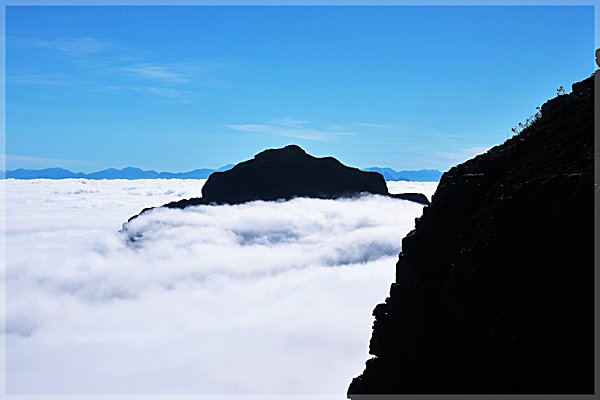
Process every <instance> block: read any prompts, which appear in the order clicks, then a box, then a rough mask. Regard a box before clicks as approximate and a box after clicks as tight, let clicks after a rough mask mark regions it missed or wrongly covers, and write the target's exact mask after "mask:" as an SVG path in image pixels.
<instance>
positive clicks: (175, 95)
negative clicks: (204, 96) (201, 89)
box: [97, 85, 192, 102]
mask: <svg viewBox="0 0 600 400" xmlns="http://www.w3.org/2000/svg"><path fill="white" fill-rule="evenodd" d="M97 91H98V92H101V93H109V94H115V93H142V94H144V93H146V94H152V95H155V96H160V97H167V98H171V99H176V100H181V101H184V102H187V101H190V100H191V98H192V92H191V91H189V90H185V89H178V88H172V87H161V86H144V85H140V86H135V85H123V86H119V85H113V86H104V87H102V88H99V89H98V90H97Z"/></svg>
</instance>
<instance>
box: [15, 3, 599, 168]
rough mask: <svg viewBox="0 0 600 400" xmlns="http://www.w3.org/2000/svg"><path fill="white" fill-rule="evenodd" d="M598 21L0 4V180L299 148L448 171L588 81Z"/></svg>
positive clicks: (541, 14) (527, 13) (389, 11)
mask: <svg viewBox="0 0 600 400" xmlns="http://www.w3.org/2000/svg"><path fill="white" fill-rule="evenodd" d="M593 18H594V15H593V8H592V7H589V6H587V7H582V6H579V7H576V6H571V7H567V6H562V7H544V6H531V7H510V6H497V7H491V6H485V7H456V6H455V7H450V6H449V7H440V6H429V7H408V6H391V7H254V6H246V7H232V6H228V7H209V6H196V7H183V6H178V7H150V6H139V7H122V6H119V7H106V6H104V7H94V6H86V7H58V6H51V7H41V6H35V7H14V6H12V7H7V11H6V34H7V39H6V95H7V96H6V123H7V128H6V156H5V159H6V167H7V168H8V169H14V168H19V167H24V168H43V167H54V166H61V167H65V168H69V169H72V170H77V171H87V172H89V171H93V170H98V169H102V168H107V167H124V166H137V167H141V168H144V169H156V170H168V171H186V170H191V169H194V168H200V167H219V166H222V165H224V164H227V163H235V162H239V161H242V160H245V159H248V158H251V156H252V155H254V154H255V153H257V152H259V151H261V150H263V149H265V148H273V147H281V146H284V145H286V144H290V143H296V144H298V145H300V146H302V147H303V148H304V149H305V150H307V151H308V152H309V153H311V154H314V155H316V156H326V155H332V156H334V157H336V158H338V159H340V160H341V161H342V162H344V163H346V164H348V165H352V166H357V167H368V166H389V167H392V168H395V169H421V168H436V169H440V170H446V169H448V168H449V167H451V166H452V165H454V164H455V163H457V162H460V161H464V160H466V159H468V158H470V157H471V156H473V155H475V154H477V153H479V152H481V151H483V150H485V149H486V148H489V147H491V146H493V145H496V144H499V143H502V142H503V141H504V140H506V138H507V135H510V133H511V132H510V128H511V127H513V126H515V125H517V123H518V122H520V121H524V120H525V118H527V117H529V116H530V115H532V114H534V113H535V111H536V110H535V108H536V107H537V106H538V105H541V104H542V103H543V102H544V101H545V100H547V99H549V98H551V97H553V96H554V95H555V94H556V89H557V88H558V87H559V86H561V85H562V86H564V87H565V88H570V84H571V83H573V82H576V81H579V80H582V79H584V78H585V77H587V76H589V75H590V74H591V73H592V71H593V70H594V66H595V64H594V55H593V53H594V36H593V35H594V19H593Z"/></svg>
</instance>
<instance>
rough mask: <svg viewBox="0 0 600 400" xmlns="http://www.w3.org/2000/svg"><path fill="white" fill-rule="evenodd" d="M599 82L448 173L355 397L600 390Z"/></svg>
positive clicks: (411, 244) (417, 233)
mask: <svg viewBox="0 0 600 400" xmlns="http://www.w3.org/2000/svg"><path fill="white" fill-rule="evenodd" d="M593 86H594V84H593V77H590V78H588V79H586V80H584V81H582V82H579V83H577V84H574V85H573V92H572V93H571V94H568V95H561V96H558V97H557V98H556V99H553V100H550V101H549V102H547V103H546V104H545V105H544V107H542V116H541V118H540V119H539V120H537V121H536V122H535V123H534V124H533V125H532V126H530V127H529V128H527V129H525V130H524V131H523V132H522V133H520V134H519V135H517V136H515V137H513V138H511V139H509V140H508V141H507V142H506V143H504V144H503V145H500V146H496V147H494V148H493V149H491V150H489V151H488V152H487V153H485V154H483V155H480V156H478V157H476V158H474V159H472V160H470V161H467V162H465V163H464V164H461V165H458V166H456V167H454V168H452V169H451V170H449V171H448V172H446V173H445V174H444V175H443V177H442V179H441V181H440V184H439V186H438V189H437V191H436V193H435V195H434V196H433V200H432V203H431V205H430V206H429V207H426V208H425V209H424V210H423V216H422V217H421V218H419V219H418V220H417V223H416V227H415V230H413V231H412V232H411V233H409V234H408V235H407V236H406V238H404V240H403V241H402V253H401V254H400V258H399V261H398V263H397V265H396V283H393V284H392V287H391V290H390V296H389V297H388V298H387V299H386V301H385V303H384V304H379V305H378V306H377V307H376V308H375V310H374V311H373V315H374V316H375V323H374V330H373V335H372V338H371V342H370V353H371V354H372V355H374V356H375V357H373V358H372V359H370V360H369V361H367V365H366V369H365V371H364V372H363V374H362V375H361V376H359V377H357V378H355V379H354V380H353V381H352V383H351V385H350V388H349V392H348V393H349V396H350V397H353V395H357V394H386V393H388V394H389V393H480V394H485V393H593V391H594V241H593V240H594V222H593V216H594V211H593V210H594V189H593V187H594V172H593V168H594V117H593V112H594V89H593Z"/></svg>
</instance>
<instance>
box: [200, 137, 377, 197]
mask: <svg viewBox="0 0 600 400" xmlns="http://www.w3.org/2000/svg"><path fill="white" fill-rule="evenodd" d="M359 193H373V194H380V195H387V193H388V190H387V186H386V184H385V180H384V179H383V176H381V175H380V174H378V173H375V172H367V171H361V170H359V169H357V168H350V167H347V166H345V165H344V164H342V163H341V162H339V161H338V160H336V159H335V158H333V157H324V158H317V157H313V156H311V155H309V154H307V153H306V152H305V151H304V150H302V149H301V148H300V147H298V146H296V145H289V146H286V147H284V148H282V149H269V150H265V151H263V152H260V153H258V154H257V155H255V156H254V158H253V159H252V160H248V161H244V162H241V163H239V164H237V165H236V166H235V167H233V168H232V169H231V170H229V171H225V172H215V173H213V174H211V175H210V176H209V178H208V180H207V181H206V184H205V185H204V187H203V188H202V198H203V199H204V201H205V202H207V203H216V204H239V203H245V202H248V201H253V200H278V199H285V200H289V199H291V198H294V197H312V198H322V199H331V198H338V197H349V196H354V195H356V194H359Z"/></svg>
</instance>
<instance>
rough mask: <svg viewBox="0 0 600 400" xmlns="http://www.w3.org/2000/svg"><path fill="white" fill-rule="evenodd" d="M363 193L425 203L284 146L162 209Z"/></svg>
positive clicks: (213, 177) (379, 178) (377, 179)
mask: <svg viewBox="0 0 600 400" xmlns="http://www.w3.org/2000/svg"><path fill="white" fill-rule="evenodd" d="M363 193H370V194H377V195H382V196H391V197H394V198H397V199H402V200H409V201H414V202H417V203H420V204H424V205H427V204H429V200H428V199H427V197H426V196H425V195H423V194H421V193H402V194H393V195H392V194H389V193H388V189H387V185H386V183H385V179H384V178H383V175H381V174H380V173H377V172H371V171H361V170H359V169H358V168H352V167H347V166H345V165H344V164H342V163H341V162H339V161H338V160H336V159H335V158H333V157H323V158H318V157H313V156H311V155H309V154H307V153H306V152H305V151H304V150H302V149H301V148H300V147H298V146H296V145H289V146H285V147H283V148H281V149H269V150H265V151H262V152H260V153H258V154H257V155H255V156H254V158H253V159H251V160H248V161H244V162H241V163H239V164H237V165H235V166H234V167H233V168H231V169H230V170H227V171H222V172H219V171H217V172H213V173H212V174H210V176H209V177H208V180H207V181H206V183H205V184H204V186H203V187H202V197H195V198H191V199H183V200H178V201H173V202H171V203H168V204H165V205H164V206H163V207H167V208H185V207H189V206H197V205H219V204H241V203H245V202H248V201H254V200H263V201H272V200H290V199H293V198H295V197H311V198H319V199H336V198H340V197H353V196H356V195H360V194H363ZM149 210H152V208H146V209H144V210H142V212H141V213H140V214H138V215H136V216H133V217H131V218H130V219H129V221H131V220H133V219H134V218H136V217H138V216H139V215H141V214H142V213H144V212H146V211H149ZM129 221H128V222H129Z"/></svg>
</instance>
